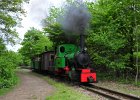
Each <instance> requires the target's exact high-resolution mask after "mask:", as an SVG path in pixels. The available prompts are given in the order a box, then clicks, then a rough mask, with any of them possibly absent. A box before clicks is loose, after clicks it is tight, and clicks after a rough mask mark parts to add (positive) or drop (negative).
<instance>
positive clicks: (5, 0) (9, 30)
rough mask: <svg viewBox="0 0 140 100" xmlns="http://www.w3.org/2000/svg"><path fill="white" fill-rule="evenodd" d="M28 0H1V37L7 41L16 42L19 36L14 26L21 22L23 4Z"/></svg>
mask: <svg viewBox="0 0 140 100" xmlns="http://www.w3.org/2000/svg"><path fill="white" fill-rule="evenodd" d="M27 1H28V0H1V1H0V37H1V38H2V39H3V40H4V41H6V42H11V43H15V41H14V40H15V39H16V38H17V37H18V34H17V32H16V30H15V29H14V28H13V27H15V26H16V25H17V24H19V22H20V20H21V18H20V16H21V15H22V14H24V13H25V12H24V10H23V9H22V4H23V3H24V2H27Z"/></svg>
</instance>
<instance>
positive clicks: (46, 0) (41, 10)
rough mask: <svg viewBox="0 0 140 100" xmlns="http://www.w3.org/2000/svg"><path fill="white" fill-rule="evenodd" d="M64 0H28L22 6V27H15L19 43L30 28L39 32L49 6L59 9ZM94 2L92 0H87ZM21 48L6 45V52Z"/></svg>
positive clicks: (17, 45) (18, 45)
mask: <svg viewBox="0 0 140 100" xmlns="http://www.w3.org/2000/svg"><path fill="white" fill-rule="evenodd" d="M65 1H66V0H30V2H29V4H27V3H25V4H23V8H24V9H25V11H26V12H27V13H26V16H24V17H22V19H23V20H22V21H21V25H22V27H17V28H16V29H17V32H18V33H19V38H20V42H21V41H22V40H23V38H24V34H25V33H26V32H27V30H29V29H30V27H34V28H36V29H39V30H41V29H42V25H41V20H42V19H44V18H46V16H47V15H48V13H49V8H50V7H51V6H56V7H60V6H61V5H63V3H64V2H65ZM88 1H94V0H88ZM20 47H21V45H20V44H16V45H14V46H11V45H7V48H8V50H12V51H15V52H16V51H17V50H18V49H19V48H20Z"/></svg>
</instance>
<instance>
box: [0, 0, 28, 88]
mask: <svg viewBox="0 0 140 100" xmlns="http://www.w3.org/2000/svg"><path fill="white" fill-rule="evenodd" d="M27 1H28V0H0V89H2V88H8V87H10V86H13V85H14V84H15V83H16V81H17V78H16V76H15V69H16V67H17V66H18V65H19V62H20V61H21V56H20V55H19V54H17V53H15V52H12V51H7V50H6V44H7V43H12V44H15V42H16V39H17V38H18V34H17V32H16V30H15V28H14V27H15V26H16V25H20V20H21V18H20V17H21V15H23V14H25V12H24V10H23V8H22V4H23V3H24V2H27Z"/></svg>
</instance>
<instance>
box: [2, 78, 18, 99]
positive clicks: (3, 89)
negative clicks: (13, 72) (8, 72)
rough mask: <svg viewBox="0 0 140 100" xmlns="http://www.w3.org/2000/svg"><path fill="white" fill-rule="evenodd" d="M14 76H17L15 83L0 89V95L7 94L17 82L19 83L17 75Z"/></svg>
mask: <svg viewBox="0 0 140 100" xmlns="http://www.w3.org/2000/svg"><path fill="white" fill-rule="evenodd" d="M16 78H17V81H16V84H15V85H14V86H11V87H9V88H2V89H0V96H3V95H5V94H7V93H8V92H10V91H12V90H13V89H14V88H15V87H16V86H17V85H18V84H20V78H19V77H18V76H16Z"/></svg>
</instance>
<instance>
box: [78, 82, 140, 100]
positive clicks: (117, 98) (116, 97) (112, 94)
mask: <svg viewBox="0 0 140 100" xmlns="http://www.w3.org/2000/svg"><path fill="white" fill-rule="evenodd" d="M80 87H82V88H84V89H86V90H88V91H90V92H94V93H97V94H100V95H102V96H104V97H107V98H110V99H112V100H122V98H121V97H123V98H127V99H129V100H140V97H138V96H133V95H129V94H125V93H122V92H117V91H114V90H110V89H107V88H104V87H100V86H97V85H92V84H90V85H89V86H85V85H80ZM101 91H103V92H101ZM106 92H107V93H106Z"/></svg>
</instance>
